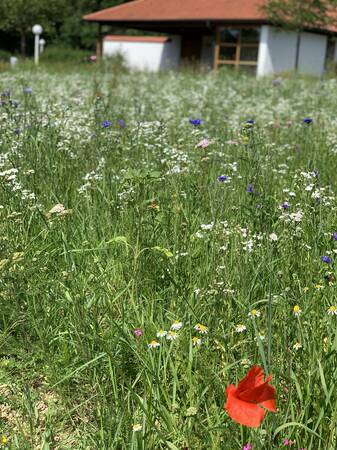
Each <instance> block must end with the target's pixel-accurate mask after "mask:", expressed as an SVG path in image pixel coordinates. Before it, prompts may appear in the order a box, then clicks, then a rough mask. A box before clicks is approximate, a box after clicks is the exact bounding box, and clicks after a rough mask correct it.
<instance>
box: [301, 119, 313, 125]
mask: <svg viewBox="0 0 337 450" xmlns="http://www.w3.org/2000/svg"><path fill="white" fill-rule="evenodd" d="M303 123H305V124H306V125H310V124H312V123H313V120H312V119H310V117H306V118H305V119H303Z"/></svg>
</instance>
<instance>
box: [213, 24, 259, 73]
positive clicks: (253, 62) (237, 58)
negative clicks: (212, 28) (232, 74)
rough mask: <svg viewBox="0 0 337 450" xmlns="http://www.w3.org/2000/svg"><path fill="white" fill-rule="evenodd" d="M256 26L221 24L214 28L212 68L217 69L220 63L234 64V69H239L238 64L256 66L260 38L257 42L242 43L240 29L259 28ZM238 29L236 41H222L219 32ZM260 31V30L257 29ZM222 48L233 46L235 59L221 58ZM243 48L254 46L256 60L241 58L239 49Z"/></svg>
mask: <svg viewBox="0 0 337 450" xmlns="http://www.w3.org/2000/svg"><path fill="white" fill-rule="evenodd" d="M259 28H260V27H257V26H239V27H238V26H235V25H233V26H227V27H226V26H221V27H217V29H216V43H215V54H214V68H215V69H218V68H219V66H221V65H227V66H234V68H235V69H236V70H238V69H239V67H240V66H257V63H258V55H259V53H258V52H259V46H260V39H259V41H258V42H257V43H244V42H242V30H244V29H259ZM230 29H233V30H239V36H238V41H237V42H235V43H234V42H228V43H226V42H222V41H221V32H222V31H224V30H230ZM259 31H260V30H259ZM222 48H235V49H236V51H235V59H222V58H221V49H222ZM243 48H255V49H257V58H256V60H241V49H243Z"/></svg>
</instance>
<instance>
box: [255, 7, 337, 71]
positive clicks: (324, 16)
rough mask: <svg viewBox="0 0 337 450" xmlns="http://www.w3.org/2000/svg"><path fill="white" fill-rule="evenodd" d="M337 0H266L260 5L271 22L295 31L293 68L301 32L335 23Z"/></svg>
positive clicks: (297, 58)
mask: <svg viewBox="0 0 337 450" xmlns="http://www.w3.org/2000/svg"><path fill="white" fill-rule="evenodd" d="M336 6H337V0H305V1H304V2H303V0H268V1H267V3H266V4H265V5H264V6H263V7H262V10H263V12H264V13H265V14H266V15H267V17H268V19H269V20H270V22H271V23H273V24H275V25H276V26H280V27H282V28H286V29H290V30H294V31H296V32H297V51H296V62H295V68H296V70H297V68H298V61H299V50H300V45H301V32H302V31H303V30H305V29H313V30H319V29H323V28H325V29H326V28H328V27H329V26H332V25H336V24H337V14H336V9H335V8H336Z"/></svg>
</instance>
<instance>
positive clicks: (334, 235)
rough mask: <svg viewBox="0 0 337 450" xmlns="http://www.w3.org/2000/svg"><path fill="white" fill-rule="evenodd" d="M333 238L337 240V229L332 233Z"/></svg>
mask: <svg viewBox="0 0 337 450" xmlns="http://www.w3.org/2000/svg"><path fill="white" fill-rule="evenodd" d="M332 239H333V240H334V241H337V231H335V232H334V233H332Z"/></svg>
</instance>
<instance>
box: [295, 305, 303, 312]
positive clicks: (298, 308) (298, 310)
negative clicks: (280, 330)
mask: <svg viewBox="0 0 337 450" xmlns="http://www.w3.org/2000/svg"><path fill="white" fill-rule="evenodd" d="M300 311H301V308H300V307H299V306H298V305H295V306H294V313H299V312H300Z"/></svg>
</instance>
